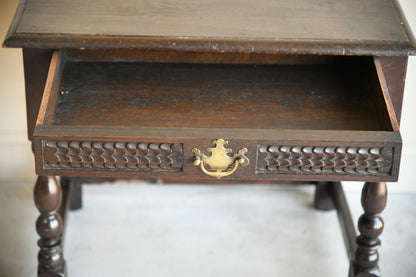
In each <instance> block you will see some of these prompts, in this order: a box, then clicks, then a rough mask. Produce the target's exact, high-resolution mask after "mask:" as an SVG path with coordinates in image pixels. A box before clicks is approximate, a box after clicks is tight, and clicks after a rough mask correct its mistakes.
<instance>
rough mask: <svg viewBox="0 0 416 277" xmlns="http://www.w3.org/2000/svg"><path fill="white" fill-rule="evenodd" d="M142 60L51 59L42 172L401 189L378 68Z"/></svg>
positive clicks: (362, 61) (69, 54) (307, 62)
mask: <svg viewBox="0 0 416 277" xmlns="http://www.w3.org/2000/svg"><path fill="white" fill-rule="evenodd" d="M77 51H78V52H77ZM87 53H88V52H87ZM121 54H122V52H118V55H121ZM137 57H141V56H140V55H139V56H137ZM152 58H154V57H153V56H152V57H149V59H150V60H151V59H152ZM130 59H133V60H130ZM136 59H139V58H135V57H132V56H129V55H127V56H126V57H116V58H111V53H110V54H108V55H104V56H103V57H102V60H101V58H100V57H99V56H97V55H93V56H92V57H89V56H87V54H84V52H83V51H80V50H71V51H67V50H61V51H55V52H54V54H53V56H52V60H51V65H50V68H49V74H48V79H47V82H46V85H45V91H44V95H43V99H42V104H41V107H40V111H39V115H38V121H37V124H36V127H35V132H34V150H35V159H36V171H37V173H38V174H40V175H62V176H96V177H121V178H130V177H131V178H162V179H163V178H171V179H172V178H173V179H175V178H177V179H186V178H188V179H192V180H197V179H214V180H215V179H216V178H218V179H220V178H222V179H235V180H253V181H254V180H277V181H302V180H305V181H315V180H316V181H319V180H333V181H338V180H357V181H358V180H361V181H395V180H397V176H398V172H399V164H400V154H401V145H402V141H401V136H400V132H399V127H398V123H397V119H396V116H395V113H394V109H393V106H392V104H391V99H390V95H389V92H388V88H387V85H386V82H385V78H384V75H383V72H382V70H381V66H380V64H379V61H378V59H377V58H373V57H330V56H328V57H322V60H321V59H320V57H313V58H312V57H311V56H302V57H294V58H293V59H288V58H286V59H282V60H281V62H282V63H281V64H274V65H270V64H269V65H261V64H204V63H200V64H198V63H193V64H192V63H189V64H183V63H179V64H175V63H158V62H148V61H149V60H148V59H145V60H146V62H142V61H140V59H139V60H136ZM123 61H128V62H123ZM276 62H279V59H276ZM285 63H286V64H285ZM288 63H289V64H290V65H288Z"/></svg>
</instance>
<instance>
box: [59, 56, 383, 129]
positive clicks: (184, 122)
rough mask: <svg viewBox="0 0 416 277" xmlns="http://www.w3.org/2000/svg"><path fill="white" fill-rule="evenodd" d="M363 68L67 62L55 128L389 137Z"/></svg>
mask: <svg viewBox="0 0 416 277" xmlns="http://www.w3.org/2000/svg"><path fill="white" fill-rule="evenodd" d="M360 61H361V60H360ZM360 61H357V62H358V63H359V62H360ZM360 67H361V66H354V65H345V66H343V65H334V66H330V65H328V66H325V65H309V66H302V65H300V66H285V65H281V66H268V65H264V66H260V65H200V64H157V63H151V64H150V63H149V64H148V63H100V62H96V63H90V62H88V63H83V62H75V63H71V62H68V63H66V65H65V69H64V73H63V79H62V84H61V88H60V92H59V96H58V99H57V105H56V109H55V115H53V122H52V124H53V125H56V126H65V125H66V126H109V127H110V126H117V127H123V126H124V127H157V128H172V127H173V128H247V129H311V128H312V129H313V130H366V131H369V130H387V131H388V130H389V129H387V128H383V129H380V128H381V127H379V123H378V122H377V113H376V107H375V105H374V103H373V100H372V97H371V93H370V90H369V86H368V82H367V79H366V78H362V76H363V75H365V71H364V70H362V69H361V68H360ZM363 69H365V66H364V67H363ZM56 94H57V93H55V95H56Z"/></svg>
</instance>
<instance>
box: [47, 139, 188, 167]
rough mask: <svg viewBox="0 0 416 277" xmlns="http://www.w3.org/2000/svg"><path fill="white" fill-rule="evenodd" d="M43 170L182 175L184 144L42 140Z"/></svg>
mask: <svg viewBox="0 0 416 277" xmlns="http://www.w3.org/2000/svg"><path fill="white" fill-rule="evenodd" d="M42 153H43V160H42V163H43V168H44V169H45V170H48V169H81V170H112V171H114V170H115V171H166V172H179V171H182V167H183V146H182V144H180V143H144V142H102V141H53V140H43V141H42Z"/></svg>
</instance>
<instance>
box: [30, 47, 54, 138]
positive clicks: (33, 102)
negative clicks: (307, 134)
mask: <svg viewBox="0 0 416 277" xmlns="http://www.w3.org/2000/svg"><path fill="white" fill-rule="evenodd" d="M52 52H53V51H52V50H49V49H46V50H45V49H36V48H30V49H23V62H24V73H25V88H26V114H27V134H28V138H29V140H31V141H32V140H33V131H34V129H35V125H36V119H37V116H38V112H39V107H40V103H41V100H42V96H43V90H44V87H45V82H46V77H47V76H48V69H49V64H50V60H51V56H52Z"/></svg>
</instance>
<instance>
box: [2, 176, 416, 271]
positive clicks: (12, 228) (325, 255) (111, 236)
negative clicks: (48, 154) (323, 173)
mask: <svg viewBox="0 0 416 277" xmlns="http://www.w3.org/2000/svg"><path fill="white" fill-rule="evenodd" d="M83 189H84V207H83V209H82V210H79V211H74V212H71V213H70V215H69V224H68V226H67V232H66V241H65V250H64V254H65V257H66V260H67V264H68V271H69V276H71V277H73V276H76V277H83V276H88V277H91V276H100V277H105V276H111V277H114V276H143V277H147V276H151V277H155V276H160V277H162V276H181V277H187V276H201V277H205V276H215V277H220V276H227V277H229V276H235V277H243V276H261V277H268V276H286V277H291V276H308V277H313V276H320V277H322V276H331V277H337V276H342V277H346V276H347V271H348V262H347V257H346V253H345V249H344V245H343V239H342V237H341V232H340V229H339V225H338V221H337V217H336V213H335V212H333V211H332V212H319V211H316V210H314V209H312V208H311V207H312V203H313V202H312V201H313V187H311V186H266V185H251V186H250V185H226V186H219V185H215V186H212V185H211V186H209V185H146V184H115V185H105V184H104V185H87V186H84V188H83ZM347 198H348V200H349V201H350V203H351V210H352V213H353V216H354V217H355V221H356V219H357V218H358V216H359V215H360V214H361V207H360V204H359V199H360V193H359V191H357V190H356V191H350V192H348V193H347ZM414 202H416V195H415V194H400V193H393V194H390V195H389V203H388V206H387V208H386V210H385V212H384V213H383V217H384V219H385V223H386V224H385V230H384V233H383V235H382V236H381V239H382V242H383V246H382V248H381V249H380V255H381V261H380V265H381V269H382V272H383V276H401V277H405V276H415V272H416V263H415V251H416V233H415V231H414V230H415V229H414V226H415V223H416V217H415V215H416V207H415V205H414ZM37 215H38V214H37V211H36V209H35V208H34V206H33V203H32V184H31V183H14V184H13V183H1V184H0V245H1V248H0V276H2V277H3V276H4V277H6V276H7V277H14V276H16V277H17V276H19V277H20V276H25V277H26V276H35V271H36V254H37V247H36V240H37V235H36V233H35V231H34V227H33V226H34V222H35V220H36V217H37Z"/></svg>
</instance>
